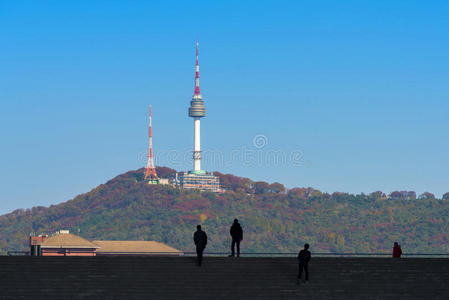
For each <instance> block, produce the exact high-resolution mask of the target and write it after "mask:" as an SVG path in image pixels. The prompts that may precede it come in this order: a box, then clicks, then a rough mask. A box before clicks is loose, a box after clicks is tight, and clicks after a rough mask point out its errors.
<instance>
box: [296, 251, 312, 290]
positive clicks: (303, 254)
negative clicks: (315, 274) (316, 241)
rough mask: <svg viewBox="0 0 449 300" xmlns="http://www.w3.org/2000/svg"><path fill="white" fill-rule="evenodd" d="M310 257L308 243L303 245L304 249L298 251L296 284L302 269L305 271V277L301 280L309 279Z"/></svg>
mask: <svg viewBox="0 0 449 300" xmlns="http://www.w3.org/2000/svg"><path fill="white" fill-rule="evenodd" d="M311 258H312V254H311V253H310V251H309V244H305V245H304V249H303V250H301V251H299V253H298V260H299V273H298V284H299V281H300V280H301V276H302V271H303V270H304V272H305V273H306V274H305V275H306V278H305V280H303V282H304V283H305V282H306V281H308V280H309V261H310V259H311Z"/></svg>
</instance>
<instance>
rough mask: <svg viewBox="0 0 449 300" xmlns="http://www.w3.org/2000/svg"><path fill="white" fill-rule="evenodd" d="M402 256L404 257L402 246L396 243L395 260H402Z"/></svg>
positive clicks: (394, 247) (394, 248)
mask: <svg viewBox="0 0 449 300" xmlns="http://www.w3.org/2000/svg"><path fill="white" fill-rule="evenodd" d="M401 255H402V249H401V245H399V244H398V243H397V242H395V243H394V246H393V258H401Z"/></svg>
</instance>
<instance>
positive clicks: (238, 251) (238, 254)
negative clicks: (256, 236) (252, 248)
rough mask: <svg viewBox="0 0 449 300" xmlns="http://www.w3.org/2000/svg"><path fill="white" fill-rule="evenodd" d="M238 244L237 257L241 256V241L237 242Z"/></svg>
mask: <svg viewBox="0 0 449 300" xmlns="http://www.w3.org/2000/svg"><path fill="white" fill-rule="evenodd" d="M236 243H237V257H239V256H240V241H239V240H237V241H236Z"/></svg>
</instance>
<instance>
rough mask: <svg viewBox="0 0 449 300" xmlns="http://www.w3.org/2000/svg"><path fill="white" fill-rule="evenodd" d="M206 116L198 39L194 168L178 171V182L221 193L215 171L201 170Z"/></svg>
mask: <svg viewBox="0 0 449 300" xmlns="http://www.w3.org/2000/svg"><path fill="white" fill-rule="evenodd" d="M205 116H206V109H205V108H204V101H203V98H202V97H201V92H200V66H199V64H198V40H197V41H196V64H195V90H194V92H193V96H192V101H190V107H189V117H192V118H193V126H194V139H193V140H194V146H193V170H192V171H189V172H180V173H176V179H175V182H176V184H179V185H180V186H182V187H183V188H185V189H197V190H200V191H210V192H214V193H219V192H221V191H222V190H221V189H220V180H219V179H218V177H217V176H215V175H214V173H208V172H206V171H205V170H201V143H200V119H201V118H203V117H205Z"/></svg>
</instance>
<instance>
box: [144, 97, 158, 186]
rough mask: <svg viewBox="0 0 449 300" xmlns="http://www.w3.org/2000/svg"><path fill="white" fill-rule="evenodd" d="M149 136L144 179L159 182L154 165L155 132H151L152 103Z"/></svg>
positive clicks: (149, 181)
mask: <svg viewBox="0 0 449 300" xmlns="http://www.w3.org/2000/svg"><path fill="white" fill-rule="evenodd" d="M148 133H149V137H150V141H149V143H148V156H147V157H148V161H147V166H146V168H145V177H144V180H148V183H158V182H159V178H158V177H157V174H156V167H155V166H154V159H153V134H152V132H151V105H150V126H149V131H148Z"/></svg>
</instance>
